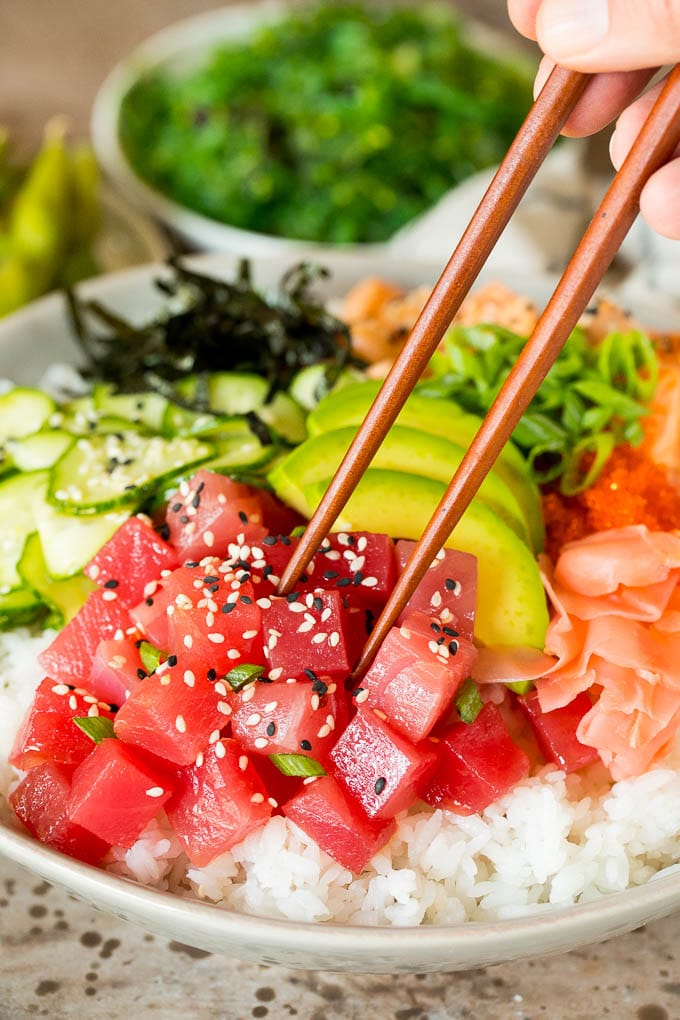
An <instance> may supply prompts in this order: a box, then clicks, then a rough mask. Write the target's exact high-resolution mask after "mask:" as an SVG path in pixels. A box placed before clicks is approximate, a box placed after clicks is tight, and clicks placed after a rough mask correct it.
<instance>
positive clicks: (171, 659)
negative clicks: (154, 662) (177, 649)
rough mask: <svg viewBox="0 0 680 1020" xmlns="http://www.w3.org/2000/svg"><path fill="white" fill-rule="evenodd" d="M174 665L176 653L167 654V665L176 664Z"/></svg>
mask: <svg viewBox="0 0 680 1020" xmlns="http://www.w3.org/2000/svg"><path fill="white" fill-rule="evenodd" d="M176 665H177V656H176V655H168V666H170V667H172V666H176Z"/></svg>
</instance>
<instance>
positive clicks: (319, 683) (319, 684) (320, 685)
mask: <svg viewBox="0 0 680 1020" xmlns="http://www.w3.org/2000/svg"><path fill="white" fill-rule="evenodd" d="M312 690H313V691H316V693H317V694H318V695H319V697H321V698H323V696H324V694H328V684H325V683H324V682H323V680H315V681H314V683H313V684H312Z"/></svg>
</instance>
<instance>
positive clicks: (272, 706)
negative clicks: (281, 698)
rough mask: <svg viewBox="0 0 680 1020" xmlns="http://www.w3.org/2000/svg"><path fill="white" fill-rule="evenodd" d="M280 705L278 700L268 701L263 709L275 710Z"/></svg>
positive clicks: (266, 710)
mask: <svg viewBox="0 0 680 1020" xmlns="http://www.w3.org/2000/svg"><path fill="white" fill-rule="evenodd" d="M278 707H279V703H278V701H268V702H267V704H266V705H265V706H264V708H263V709H262V711H263V712H275V711H276V709H277V708H278Z"/></svg>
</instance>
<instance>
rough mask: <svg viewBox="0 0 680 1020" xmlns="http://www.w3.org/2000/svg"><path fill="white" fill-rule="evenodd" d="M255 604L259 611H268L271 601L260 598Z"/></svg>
mask: <svg viewBox="0 0 680 1020" xmlns="http://www.w3.org/2000/svg"><path fill="white" fill-rule="evenodd" d="M257 604H258V606H259V607H260V609H270V608H271V604H272V602H271V599H268V598H261V599H258V600H257Z"/></svg>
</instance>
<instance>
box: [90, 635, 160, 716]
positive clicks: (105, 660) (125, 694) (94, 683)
mask: <svg viewBox="0 0 680 1020" xmlns="http://www.w3.org/2000/svg"><path fill="white" fill-rule="evenodd" d="M142 674H144V676H146V671H145V670H144V667H143V665H142V659H141V656H140V653H139V642H138V641H134V640H133V639H132V638H119V639H116V638H113V639H111V640H107V641H100V642H99V644H98V645H97V650H96V652H95V654H94V659H93V661H92V670H91V671H90V676H89V677H88V679H87V681H86V686H87V689H88V690H90V691H92V693H93V694H95V695H96V696H97V697H98V698H101V699H102V700H103V701H108V702H110V703H111V704H113V705H122V704H123V702H124V701H127V699H128V698H129V697H130V694H131V693H132V691H133V690H134V689H135V687H136V686H137V684H138V683H139V682H140V679H142Z"/></svg>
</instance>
